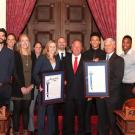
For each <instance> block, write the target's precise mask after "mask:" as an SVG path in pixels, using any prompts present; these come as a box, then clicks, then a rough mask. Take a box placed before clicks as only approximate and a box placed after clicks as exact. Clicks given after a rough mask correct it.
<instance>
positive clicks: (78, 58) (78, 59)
mask: <svg viewBox="0 0 135 135" xmlns="http://www.w3.org/2000/svg"><path fill="white" fill-rule="evenodd" d="M75 57H77V63H78V65H79V62H80V59H81V54H79V55H78V56H75V55H74V54H72V66H73V67H74V61H75Z"/></svg>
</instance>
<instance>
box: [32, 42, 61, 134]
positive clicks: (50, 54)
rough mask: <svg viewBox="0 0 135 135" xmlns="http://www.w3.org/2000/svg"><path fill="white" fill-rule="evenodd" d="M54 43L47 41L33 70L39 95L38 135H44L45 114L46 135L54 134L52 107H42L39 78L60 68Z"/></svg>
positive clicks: (51, 105)
mask: <svg viewBox="0 0 135 135" xmlns="http://www.w3.org/2000/svg"><path fill="white" fill-rule="evenodd" d="M56 52H57V49H56V43H55V42H54V41H52V40H50V41H48V42H47V43H46V45H45V48H44V50H43V55H42V56H40V57H39V59H38V60H37V62H36V65H35V68H34V73H33V76H34V79H35V81H36V84H37V85H38V86H39V91H40V92H39V95H38V115H37V129H38V135H44V134H45V133H44V129H45V126H46V124H45V121H44V120H45V114H47V117H48V129H47V130H48V131H47V135H54V132H55V113H54V105H53V104H50V105H44V104H43V103H42V90H43V88H42V87H41V84H42V82H41V78H42V74H43V73H45V72H52V71H54V70H58V69H59V68H60V61H59V59H58V57H57V56H56Z"/></svg>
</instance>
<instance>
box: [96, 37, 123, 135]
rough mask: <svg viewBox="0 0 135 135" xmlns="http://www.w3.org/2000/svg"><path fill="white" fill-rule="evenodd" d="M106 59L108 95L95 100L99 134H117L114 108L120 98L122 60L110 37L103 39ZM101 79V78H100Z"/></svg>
mask: <svg viewBox="0 0 135 135" xmlns="http://www.w3.org/2000/svg"><path fill="white" fill-rule="evenodd" d="M104 45H105V46H104V47H105V52H106V59H107V60H108V62H109V94H110V95H109V97H102V98H100V99H98V100H97V110H98V116H99V135H109V132H110V129H111V131H112V135H118V131H117V127H116V120H115V115H114V110H115V109H117V107H118V106H117V105H118V103H119V100H120V85H121V82H122V78H123V74H124V60H123V58H121V57H120V56H118V55H117V54H116V53H115V49H116V44H115V40H114V39H112V38H107V39H106V40H105V41H104ZM101 79H102V78H101Z"/></svg>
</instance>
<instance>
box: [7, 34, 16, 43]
mask: <svg viewBox="0 0 135 135" xmlns="http://www.w3.org/2000/svg"><path fill="white" fill-rule="evenodd" d="M8 36H13V37H14V39H15V41H17V39H16V36H15V34H14V33H9V34H8V35H7V37H8Z"/></svg>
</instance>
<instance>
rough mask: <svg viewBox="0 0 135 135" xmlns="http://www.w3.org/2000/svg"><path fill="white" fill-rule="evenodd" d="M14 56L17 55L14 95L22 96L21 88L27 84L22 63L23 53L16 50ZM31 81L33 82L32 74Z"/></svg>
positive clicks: (13, 85) (13, 86) (13, 84)
mask: <svg viewBox="0 0 135 135" xmlns="http://www.w3.org/2000/svg"><path fill="white" fill-rule="evenodd" d="M14 57H15V71H14V75H13V83H12V96H13V97H22V96H23V94H22V92H21V88H22V87H24V86H25V80H24V74H23V63H22V58H21V54H20V53H19V52H17V51H15V52H14ZM31 60H32V58H31ZM32 66H33V62H32ZM31 75H32V69H31ZM31 83H33V79H32V76H31Z"/></svg>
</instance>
